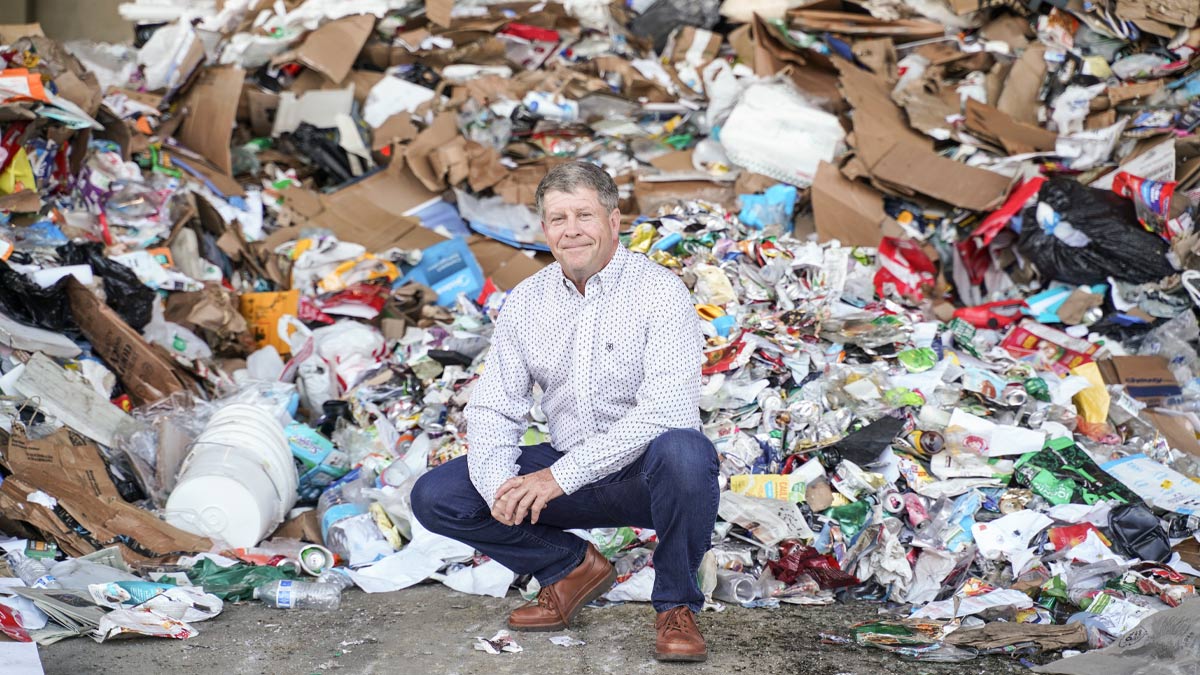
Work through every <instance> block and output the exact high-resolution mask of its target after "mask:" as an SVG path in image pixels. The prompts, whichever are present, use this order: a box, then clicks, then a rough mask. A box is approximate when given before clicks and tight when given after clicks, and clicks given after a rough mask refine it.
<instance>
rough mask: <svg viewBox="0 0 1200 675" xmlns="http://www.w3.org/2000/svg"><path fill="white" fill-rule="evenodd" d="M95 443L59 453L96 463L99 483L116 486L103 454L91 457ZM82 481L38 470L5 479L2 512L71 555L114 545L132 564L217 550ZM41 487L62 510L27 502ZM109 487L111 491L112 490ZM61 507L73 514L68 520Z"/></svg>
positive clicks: (1, 490)
mask: <svg viewBox="0 0 1200 675" xmlns="http://www.w3.org/2000/svg"><path fill="white" fill-rule="evenodd" d="M94 447H95V446H87V445H83V446H74V445H68V446H59V447H58V451H60V452H61V451H64V450H65V451H67V452H69V453H71V454H73V455H75V457H74V458H73V460H72V463H73V464H75V465H76V466H83V465H86V466H91V467H92V469H91V473H90V475H92V476H95V479H96V481H97V482H98V483H102V482H103V481H106V480H107V481H109V485H111V480H110V479H109V478H108V476H107V474H106V473H104V468H103V459H101V458H100V457H99V455H98V454H97V455H96V456H95V457H94V459H92V458H90V456H91V455H92V453H93V452H94ZM89 448H91V449H89ZM96 462H99V463H100V464H99V466H97V465H96ZM79 485H80V484H79V483H77V482H75V481H73V480H71V479H70V478H69V477H68V476H67V475H65V474H57V475H56V474H46V473H42V472H34V473H33V474H32V475H31V476H29V477H26V476H25V475H21V474H17V473H14V474H13V475H12V476H10V477H8V478H7V479H5V481H4V482H3V483H0V514H3V515H4V516H5V517H7V518H10V519H12V520H16V521H20V522H24V523H28V524H29V525H31V526H33V527H35V528H37V529H38V530H40V531H41V532H43V533H45V534H46V535H47V536H49V537H50V538H51V539H53V540H54V541H55V543H57V544H58V547H59V548H60V549H62V551H63V552H65V553H66V554H67V555H70V556H72V557H80V556H84V555H87V554H89V553H93V552H95V551H97V550H100V549H102V548H106V547H109V546H114V545H115V546H117V547H118V548H119V549H120V551H121V556H122V558H124V559H125V560H126V561H128V562H137V561H143V560H162V559H166V558H174V557H177V556H179V555H182V554H187V553H197V552H200V551H208V550H211V549H212V546H213V542H212V541H211V540H210V539H208V538H206V537H199V536H196V535H194V534H191V533H190V532H184V531H183V530H180V529H177V528H175V527H173V526H171V525H168V524H167V523H166V522H164V521H163V520H161V519H159V518H158V516H156V515H154V514H153V513H151V512H150V511H147V510H145V509H141V508H138V507H136V506H134V505H132V504H127V503H126V502H125V501H124V500H122V499H121V498H120V497H118V496H112V495H109V494H104V495H102V496H95V495H92V494H89V492H88V490H81V489H79ZM38 490H40V491H42V492H45V493H46V494H48V495H50V496H51V497H54V498H55V499H56V500H57V501H58V508H57V509H56V510H51V509H48V508H46V507H45V506H42V505H41V504H36V503H34V502H30V501H28V499H27V496H28V495H29V494H31V493H33V492H35V491H38ZM113 490H115V487H114V488H113ZM104 491H105V492H106V493H107V491H108V489H107V488H104ZM59 510H61V511H62V512H65V514H66V516H69V518H66V519H64V517H63V516H61V515H60V514H59Z"/></svg>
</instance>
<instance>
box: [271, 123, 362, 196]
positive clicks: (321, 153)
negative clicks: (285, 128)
mask: <svg viewBox="0 0 1200 675" xmlns="http://www.w3.org/2000/svg"><path fill="white" fill-rule="evenodd" d="M285 137H286V138H287V140H288V142H289V143H290V144H291V145H292V147H293V148H295V150H296V151H297V152H299V153H300V154H302V155H304V156H305V157H307V158H308V161H310V162H312V163H313V164H314V165H316V166H317V168H318V169H319V170H320V172H321V173H322V174H324V178H325V180H323V181H322V182H323V183H329V184H334V185H336V184H340V183H345V182H347V181H350V180H353V178H354V174H353V173H352V172H351V171H350V160H349V159H348V158H347V157H346V151H345V150H343V149H342V146H341V142H340V139H341V135H340V134H339V133H338V130H337V129H320V128H317V127H315V126H313V125H311V124H309V123H308V122H301V123H300V126H298V127H296V130H295V131H293V132H291V133H290V134H285Z"/></svg>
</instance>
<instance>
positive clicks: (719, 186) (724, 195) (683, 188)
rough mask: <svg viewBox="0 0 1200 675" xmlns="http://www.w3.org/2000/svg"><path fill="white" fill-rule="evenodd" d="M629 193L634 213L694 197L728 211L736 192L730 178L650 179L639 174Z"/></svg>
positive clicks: (645, 211)
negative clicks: (720, 181) (633, 204)
mask: <svg viewBox="0 0 1200 675" xmlns="http://www.w3.org/2000/svg"><path fill="white" fill-rule="evenodd" d="M633 196H634V199H636V200H637V205H638V213H654V212H656V211H657V210H658V208H659V207H660V206H664V205H668V204H675V203H677V202H679V201H686V200H691V199H698V200H701V201H707V202H713V203H715V204H720V205H721V206H723V207H724V208H725V209H727V210H729V211H736V210H737V194H736V193H735V192H734V191H733V182H732V181H728V182H723V183H718V182H716V181H709V180H650V179H648V178H647V177H642V176H639V177H638V178H637V180H635V181H634V183H633Z"/></svg>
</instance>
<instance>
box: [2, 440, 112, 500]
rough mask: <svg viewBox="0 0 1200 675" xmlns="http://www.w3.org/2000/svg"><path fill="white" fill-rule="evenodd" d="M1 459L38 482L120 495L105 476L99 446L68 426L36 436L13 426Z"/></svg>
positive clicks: (10, 468)
mask: <svg viewBox="0 0 1200 675" xmlns="http://www.w3.org/2000/svg"><path fill="white" fill-rule="evenodd" d="M4 461H5V463H6V464H7V466H8V469H9V470H10V471H12V472H13V473H14V474H16V475H17V476H19V477H20V478H22V479H23V480H27V481H30V482H34V483H39V484H42V483H45V481H47V480H63V481H65V482H66V483H67V484H69V485H73V486H75V488H76V489H83V490H85V491H87V493H88V494H90V495H91V496H93V497H116V498H119V497H120V496H121V495H120V493H119V492H118V491H117V487H116V486H115V485H113V482H112V480H111V479H110V478H109V477H108V471H107V469H106V468H105V464H104V459H103V458H101V456H100V449H99V448H98V447H96V444H95V443H93V442H92V441H91V440H89V439H87V438H84V437H83V436H82V435H80V434H78V433H76V432H75V431H73V430H71V429H70V428H68V427H63V428H60V429H59V430H58V431H55V432H54V433H53V434H50V435H49V436H44V437H42V438H39V439H37V440H34V439H31V438H27V437H26V436H25V434H24V433H22V432H21V431H20V430H19V428H18V429H14V430H13V433H12V434H11V435H10V436H9V439H8V450H7V453H6V454H5V455H4Z"/></svg>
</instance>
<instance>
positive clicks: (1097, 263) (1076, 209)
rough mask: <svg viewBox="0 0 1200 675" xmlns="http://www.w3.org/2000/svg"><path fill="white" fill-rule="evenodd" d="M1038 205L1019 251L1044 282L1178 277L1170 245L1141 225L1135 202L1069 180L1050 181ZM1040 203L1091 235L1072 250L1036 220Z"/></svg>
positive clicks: (1025, 222) (1028, 217) (1027, 216)
mask: <svg viewBox="0 0 1200 675" xmlns="http://www.w3.org/2000/svg"><path fill="white" fill-rule="evenodd" d="M1037 201H1038V204H1035V205H1034V206H1032V207H1030V208H1028V209H1025V212H1024V214H1023V216H1022V225H1021V235H1020V238H1019V239H1018V240H1017V250H1019V251H1020V252H1021V255H1022V256H1024V257H1025V258H1026V259H1027V260H1029V261H1030V262H1032V263H1033V265H1034V266H1035V267H1037V269H1038V271H1040V272H1041V274H1042V276H1043V277H1044V278H1046V279H1053V280H1056V281H1063V282H1066V283H1069V284H1098V283H1102V282H1104V281H1105V280H1106V279H1107V278H1108V277H1115V278H1117V279H1121V280H1124V281H1130V282H1133V283H1145V282H1147V281H1157V280H1159V279H1162V278H1163V277H1166V276H1170V275H1172V274H1174V273H1175V269H1174V268H1173V267H1171V264H1170V263H1169V262H1167V259H1166V254H1167V250H1168V248H1169V247H1168V245H1167V242H1165V241H1163V239H1162V238H1161V237H1159V236H1158V235H1156V234H1153V233H1151V232H1147V231H1146V230H1145V229H1144V228H1142V226H1141V225H1139V224H1138V220H1137V213H1136V212H1135V211H1134V207H1133V202H1131V201H1129V200H1127V199H1125V198H1123V197H1120V196H1118V195H1116V194H1114V193H1113V192H1110V191H1108V190H1096V189H1092V188H1089V187H1087V186H1085V185H1082V184H1080V183H1078V182H1076V181H1074V180H1070V179H1068V178H1051V179H1050V180H1048V181H1046V183H1045V184H1044V185H1042V188H1041V190H1039V191H1038V199H1037ZM1040 204H1046V205H1047V206H1049V207H1050V208H1052V209H1053V210H1054V212H1055V214H1057V216H1058V218H1059V219H1060V221H1061V222H1060V223H1059V226H1061V225H1062V223H1064V222H1065V223H1069V224H1070V226H1071V227H1073V228H1074V229H1076V230H1078V231H1079V232H1081V233H1083V234H1084V235H1086V236H1087V238H1088V239H1089V240H1090V241H1089V242H1088V243H1087V244H1085V245H1083V246H1070V245H1068V244H1067V243H1066V242H1064V241H1063V240H1062V239H1060V238H1059V237H1057V236H1055V235H1054V234H1053V233H1051V232H1048V231H1047V230H1046V228H1045V227H1043V225H1042V224H1040V223H1039V222H1038V218H1037V212H1038V206H1039V205H1040Z"/></svg>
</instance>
